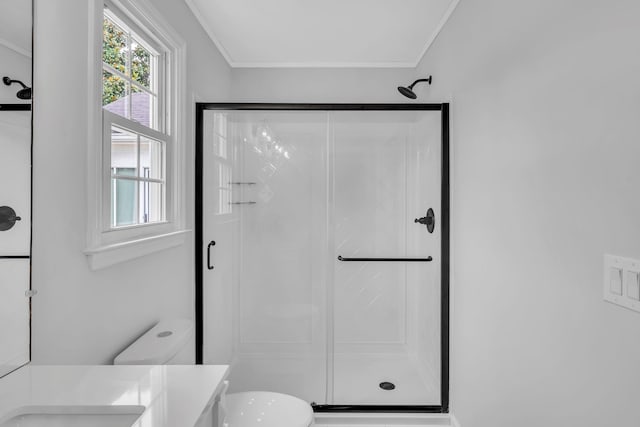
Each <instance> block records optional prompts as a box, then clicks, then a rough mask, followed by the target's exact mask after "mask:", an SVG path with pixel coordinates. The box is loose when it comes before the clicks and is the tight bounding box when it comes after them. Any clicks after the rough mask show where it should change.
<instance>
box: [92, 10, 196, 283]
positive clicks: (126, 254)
mask: <svg viewBox="0 0 640 427" xmlns="http://www.w3.org/2000/svg"><path fill="white" fill-rule="evenodd" d="M105 6H106V7H107V8H108V10H109V12H107V13H105V12H106V11H105ZM89 12H90V16H91V17H92V19H91V20H90V23H89V34H90V38H89V40H93V41H94V42H93V43H91V42H90V43H88V44H89V64H88V74H89V96H88V104H89V105H88V106H89V111H90V114H89V123H88V138H87V168H88V174H87V177H88V179H87V181H88V182H87V184H88V185H87V193H88V194H87V195H88V221H87V244H86V249H85V250H84V253H85V255H86V256H87V258H88V262H89V266H90V267H91V269H94V270H95V269H99V268H104V267H107V266H110V265H113V264H116V263H119V262H123V261H127V260H129V259H132V258H136V257H139V256H143V255H146V254H148V253H152V252H157V251H160V250H164V249H167V248H169V247H173V246H178V245H181V244H184V243H185V241H186V234H187V233H188V232H189V231H190V230H188V229H187V228H186V222H187V218H186V212H187V209H186V203H185V201H186V197H185V194H184V193H185V191H186V181H187V178H186V172H187V171H188V168H187V165H186V143H187V140H188V139H187V138H186V117H185V116H186V102H185V98H186V97H185V95H186V77H185V70H186V44H185V42H184V41H183V40H182V38H181V37H180V36H179V35H178V33H176V32H175V30H173V29H172V27H171V26H170V25H169V24H168V23H167V22H166V20H165V19H164V18H163V17H162V15H161V14H159V13H158V12H157V11H156V10H155V8H154V7H153V5H152V3H151V2H150V1H148V0H94V1H91V4H90V7H89ZM110 15H114V16H116V18H117V19H113V21H114V22H115V23H116V24H117V25H122V24H124V26H125V28H128V29H130V30H131V32H132V33H133V34H134V35H138V37H137V38H135V41H136V42H137V43H140V44H141V45H142V46H143V47H145V49H149V50H150V52H152V53H154V54H155V53H156V52H158V53H159V55H158V59H157V61H158V69H159V70H161V71H160V73H162V75H160V76H158V81H157V93H158V101H157V102H158V117H159V119H158V120H159V124H160V123H162V125H161V126H159V127H158V130H155V129H152V128H147V127H146V126H144V125H142V124H140V123H137V122H135V121H133V120H129V119H126V118H123V117H120V116H118V115H117V114H114V113H111V112H110V111H107V110H104V109H103V108H102V72H103V57H102V43H103V20H104V17H105V16H107V17H108V18H109V19H112V17H111V16H110ZM118 21H120V22H118ZM139 38H144V40H138V39H139ZM147 44H148V45H149V46H147ZM116 71H117V70H116ZM139 86H142V85H141V84H140V85H139ZM161 96H162V99H160V97H161ZM161 105H162V106H161ZM111 124H113V125H115V126H116V127H119V128H123V129H125V130H128V131H132V132H134V133H137V134H139V135H141V136H143V137H148V138H151V139H154V140H159V141H162V142H163V143H164V167H165V175H164V181H165V184H164V185H165V188H164V194H165V212H164V220H163V221H162V222H151V223H139V224H134V225H127V226H118V227H115V228H114V227H111V212H110V206H111V141H110V130H111ZM106 129H109V135H108V138H107V137H106V135H105V134H106ZM138 178H139V177H138ZM141 181H143V180H141ZM138 220H139V218H138Z"/></svg>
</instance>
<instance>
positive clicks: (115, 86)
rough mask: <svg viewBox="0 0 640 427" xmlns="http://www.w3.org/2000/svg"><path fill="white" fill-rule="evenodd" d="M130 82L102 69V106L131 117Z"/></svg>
mask: <svg viewBox="0 0 640 427" xmlns="http://www.w3.org/2000/svg"><path fill="white" fill-rule="evenodd" d="M127 95H129V83H128V82H127V81H126V80H124V79H122V78H120V77H118V76H116V75H115V74H112V73H110V72H108V71H104V70H103V71H102V107H103V108H104V109H106V110H109V111H111V112H112V113H114V114H117V115H119V116H122V117H125V118H127V119H128V118H130V117H131V114H130V113H129V109H130V106H129V97H128V96H127Z"/></svg>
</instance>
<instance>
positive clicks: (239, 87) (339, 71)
mask: <svg viewBox="0 0 640 427" xmlns="http://www.w3.org/2000/svg"><path fill="white" fill-rule="evenodd" d="M416 76H417V74H416V70H414V69H409V68H403V69H392V68H387V69H372V68H325V69H314V68H298V69H288V68H237V69H234V70H233V75H232V84H233V86H232V93H231V95H232V97H233V100H234V101H238V102H302V103H306V102H308V103H311V102H319V103H322V102H345V103H350V102H354V103H363V102H406V101H409V100H408V99H407V98H405V97H403V96H402V95H400V94H399V93H398V91H397V90H396V87H397V86H399V85H408V84H410V83H411V82H413V80H415V78H416Z"/></svg>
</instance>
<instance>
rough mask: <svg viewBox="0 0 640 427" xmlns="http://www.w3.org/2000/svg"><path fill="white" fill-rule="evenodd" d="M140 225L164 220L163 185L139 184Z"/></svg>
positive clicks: (153, 183) (154, 183)
mask: <svg viewBox="0 0 640 427" xmlns="http://www.w3.org/2000/svg"><path fill="white" fill-rule="evenodd" d="M139 185H140V223H142V224H144V223H148V222H160V221H163V220H164V200H165V196H164V185H163V184H160V183H157V182H145V181H143V182H140V183H139Z"/></svg>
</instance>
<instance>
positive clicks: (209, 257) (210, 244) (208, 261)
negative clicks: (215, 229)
mask: <svg viewBox="0 0 640 427" xmlns="http://www.w3.org/2000/svg"><path fill="white" fill-rule="evenodd" d="M215 245H216V242H215V241H213V240H212V241H210V242H209V244H208V245H207V268H208V269H209V270H213V265H211V246H215Z"/></svg>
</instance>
